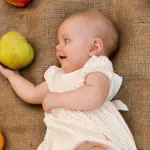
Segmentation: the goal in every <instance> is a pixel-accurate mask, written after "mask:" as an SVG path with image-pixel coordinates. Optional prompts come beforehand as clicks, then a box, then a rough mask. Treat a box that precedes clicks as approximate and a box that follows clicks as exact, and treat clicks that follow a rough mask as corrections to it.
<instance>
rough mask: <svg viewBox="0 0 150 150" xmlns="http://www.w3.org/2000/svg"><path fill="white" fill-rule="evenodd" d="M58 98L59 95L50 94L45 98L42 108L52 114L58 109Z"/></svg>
mask: <svg viewBox="0 0 150 150" xmlns="http://www.w3.org/2000/svg"><path fill="white" fill-rule="evenodd" d="M57 96H58V93H54V92H50V93H49V94H47V95H46V96H45V97H44V99H43V101H42V107H43V110H44V111H45V112H47V113H51V109H54V108H57V106H56V103H57Z"/></svg>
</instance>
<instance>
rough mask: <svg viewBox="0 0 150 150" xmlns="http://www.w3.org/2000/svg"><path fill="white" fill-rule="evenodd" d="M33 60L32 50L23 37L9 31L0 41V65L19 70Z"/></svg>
mask: <svg viewBox="0 0 150 150" xmlns="http://www.w3.org/2000/svg"><path fill="white" fill-rule="evenodd" d="M33 59H34V50H33V48H32V47H31V45H30V44H29V43H28V42H27V40H26V39H25V37H24V36H23V35H22V34H20V33H18V32H16V31H10V32H8V33H6V34H5V35H4V36H3V37H2V38H1V39H0V63H2V64H3V65H5V66H7V67H8V68H10V69H14V70H19V69H22V68H24V67H26V66H27V65H29V64H30V63H31V62H32V61H33Z"/></svg>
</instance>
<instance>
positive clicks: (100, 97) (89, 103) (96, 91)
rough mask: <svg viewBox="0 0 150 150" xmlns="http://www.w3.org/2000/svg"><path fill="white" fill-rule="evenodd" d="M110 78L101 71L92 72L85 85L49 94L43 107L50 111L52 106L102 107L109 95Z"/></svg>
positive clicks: (78, 108)
mask: <svg viewBox="0 0 150 150" xmlns="http://www.w3.org/2000/svg"><path fill="white" fill-rule="evenodd" d="M109 86H110V83H109V79H108V77H107V76H106V75H104V74H103V73H100V72H95V73H90V74H89V75H88V76H87V77H86V81H85V84H84V86H82V87H80V88H78V89H76V90H74V91H69V92H64V93H51V94H47V96H46V97H45V98H44V101H43V108H44V110H45V111H47V112H48V110H49V109H52V108H69V109H75V110H81V111H86V110H92V109H95V108H98V107H100V105H102V104H103V103H104V101H105V99H106V97H107V95H108V91H109Z"/></svg>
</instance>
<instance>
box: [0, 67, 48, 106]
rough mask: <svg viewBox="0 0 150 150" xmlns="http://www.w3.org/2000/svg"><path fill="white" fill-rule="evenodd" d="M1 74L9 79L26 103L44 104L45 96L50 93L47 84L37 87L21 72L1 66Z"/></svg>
mask: <svg viewBox="0 0 150 150" xmlns="http://www.w3.org/2000/svg"><path fill="white" fill-rule="evenodd" d="M0 73H1V74H2V75H3V76H4V77H6V78H7V79H8V81H9V82H10V84H11V86H12V88H13V89H14V91H15V92H16V94H17V95H18V96H19V97H20V98H21V99H22V100H24V101H25V102H27V103H31V104H42V101H43V98H44V96H45V95H46V94H47V93H48V92H49V90H48V88H47V85H46V82H43V83H41V84H39V85H37V86H35V85H34V84H32V83H31V82H30V81H28V80H27V79H25V78H24V77H22V76H21V75H20V74H19V72H17V71H13V70H10V69H7V68H5V67H3V66H2V65H0Z"/></svg>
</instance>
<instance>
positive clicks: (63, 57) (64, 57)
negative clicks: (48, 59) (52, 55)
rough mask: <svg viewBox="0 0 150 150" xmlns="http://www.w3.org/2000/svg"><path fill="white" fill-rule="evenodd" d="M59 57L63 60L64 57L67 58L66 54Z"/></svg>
mask: <svg viewBox="0 0 150 150" xmlns="http://www.w3.org/2000/svg"><path fill="white" fill-rule="evenodd" d="M59 58H60V59H61V60H63V59H66V58H67V57H66V56H59Z"/></svg>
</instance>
